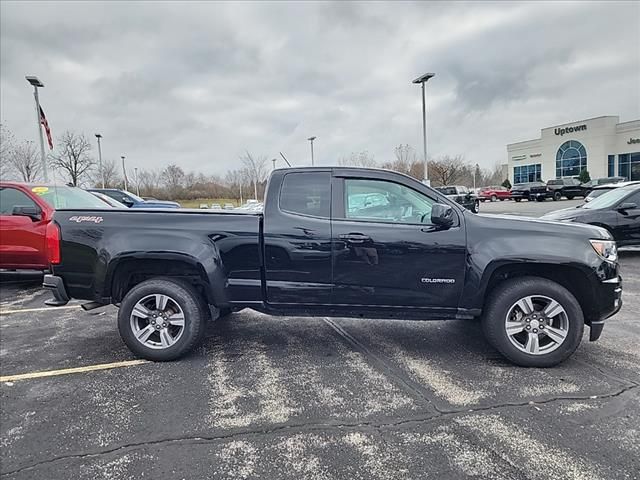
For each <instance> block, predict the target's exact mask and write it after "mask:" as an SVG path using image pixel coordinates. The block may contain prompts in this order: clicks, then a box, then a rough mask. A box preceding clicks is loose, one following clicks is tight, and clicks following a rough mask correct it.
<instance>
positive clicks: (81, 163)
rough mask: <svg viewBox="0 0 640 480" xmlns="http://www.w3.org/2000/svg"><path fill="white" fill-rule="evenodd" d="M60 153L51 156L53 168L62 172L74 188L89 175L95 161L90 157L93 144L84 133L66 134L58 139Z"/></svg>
mask: <svg viewBox="0 0 640 480" xmlns="http://www.w3.org/2000/svg"><path fill="white" fill-rule="evenodd" d="M57 151H58V152H60V153H57V154H52V155H51V156H50V163H51V166H52V167H53V168H57V169H60V170H62V171H63V172H64V173H65V174H66V175H67V176H68V178H69V180H70V181H71V183H72V184H73V185H74V186H77V185H78V183H79V182H80V180H81V179H82V178H83V177H84V176H85V175H87V174H88V173H89V172H90V171H91V169H92V168H93V166H94V165H95V161H94V160H93V158H92V157H91V156H90V155H89V152H90V151H91V142H89V139H88V138H87V137H86V136H85V135H84V134H83V133H80V134H78V133H74V132H71V131H66V132H64V133H63V134H62V135H61V136H60V137H59V138H58V149H57Z"/></svg>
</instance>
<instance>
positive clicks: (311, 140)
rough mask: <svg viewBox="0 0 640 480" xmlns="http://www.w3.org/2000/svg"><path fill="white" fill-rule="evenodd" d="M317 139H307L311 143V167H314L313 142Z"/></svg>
mask: <svg viewBox="0 0 640 480" xmlns="http://www.w3.org/2000/svg"><path fill="white" fill-rule="evenodd" d="M316 138H317V137H309V138H307V140H309V142H311V166H312V167H313V141H314V140H315V139H316Z"/></svg>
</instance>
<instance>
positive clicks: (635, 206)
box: [616, 202, 638, 212]
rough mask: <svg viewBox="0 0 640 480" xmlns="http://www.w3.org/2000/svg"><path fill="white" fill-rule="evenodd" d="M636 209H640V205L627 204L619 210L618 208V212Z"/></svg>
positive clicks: (622, 205) (622, 204) (619, 207)
mask: <svg viewBox="0 0 640 480" xmlns="http://www.w3.org/2000/svg"><path fill="white" fill-rule="evenodd" d="M636 208H638V205H637V204H636V203H633V202H625V203H621V204H620V205H618V208H616V210H618V211H619V212H624V211H625V210H634V209H636Z"/></svg>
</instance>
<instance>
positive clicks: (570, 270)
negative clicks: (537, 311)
mask: <svg viewBox="0 0 640 480" xmlns="http://www.w3.org/2000/svg"><path fill="white" fill-rule="evenodd" d="M525 276H527V277H529V276H530V277H540V278H546V279H549V280H552V281H554V282H556V283H558V284H560V285H562V286H563V287H564V288H566V289H567V290H569V291H570V292H571V294H572V295H573V296H574V297H576V300H578V303H579V304H580V307H581V308H582V312H583V314H584V317H585V319H586V320H588V322H587V323H589V322H590V319H591V318H595V317H596V316H597V305H596V302H595V297H594V294H593V290H592V287H591V284H590V283H589V280H588V278H587V276H586V275H585V274H584V273H583V272H581V271H580V270H579V269H577V268H575V267H570V266H566V265H554V264H529V265H504V266H501V267H498V268H497V269H496V270H495V271H494V272H493V273H492V274H491V278H490V279H489V282H488V284H487V288H486V290H485V296H484V298H485V302H486V299H487V298H488V297H489V295H490V293H491V292H492V291H493V289H494V288H496V287H497V286H498V285H500V284H501V283H502V282H505V281H507V280H511V279H514V278H517V277H525Z"/></svg>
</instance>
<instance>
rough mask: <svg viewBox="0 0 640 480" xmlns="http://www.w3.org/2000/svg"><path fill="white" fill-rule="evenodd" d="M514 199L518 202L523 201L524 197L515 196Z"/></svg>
mask: <svg viewBox="0 0 640 480" xmlns="http://www.w3.org/2000/svg"><path fill="white" fill-rule="evenodd" d="M514 200H515V201H516V202H521V201H522V199H521V198H514Z"/></svg>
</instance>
